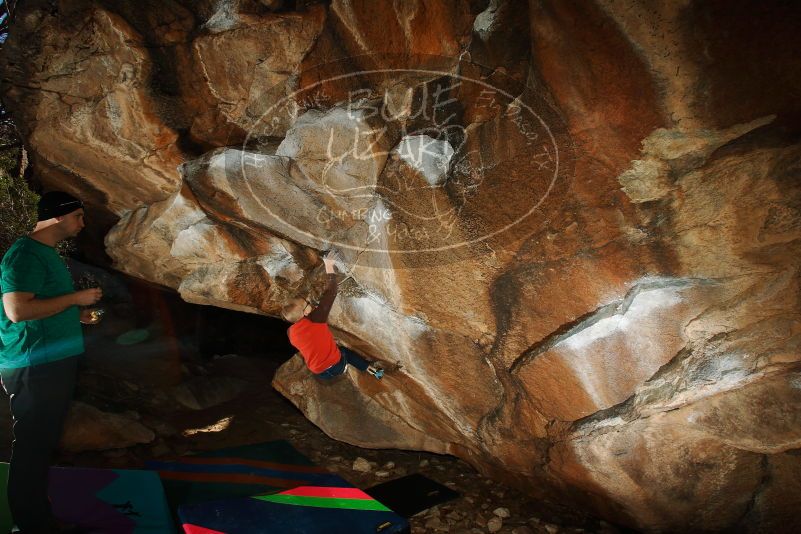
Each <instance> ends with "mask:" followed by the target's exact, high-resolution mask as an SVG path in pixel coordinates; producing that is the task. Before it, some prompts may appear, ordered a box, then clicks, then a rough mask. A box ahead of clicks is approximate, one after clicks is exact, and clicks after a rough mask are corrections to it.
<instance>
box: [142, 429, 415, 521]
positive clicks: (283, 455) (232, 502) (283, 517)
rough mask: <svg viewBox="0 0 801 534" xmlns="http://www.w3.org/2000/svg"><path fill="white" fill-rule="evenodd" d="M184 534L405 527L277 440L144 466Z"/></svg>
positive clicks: (359, 492) (386, 511)
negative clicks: (155, 478)
mask: <svg viewBox="0 0 801 534" xmlns="http://www.w3.org/2000/svg"><path fill="white" fill-rule="evenodd" d="M147 467H148V468H150V469H154V470H157V471H159V474H160V475H161V478H162V483H163V484H164V488H165V491H166V493H167V500H168V501H169V502H170V505H171V507H172V509H173V510H177V516H178V519H179V523H181V524H182V525H183V527H184V531H185V532H188V533H193V534H213V533H215V532H218V533H219V532H223V533H225V534H236V533H243V534H244V533H248V534H251V533H252V534H258V533H259V532H270V533H275V532H281V533H285V532H286V533H291V532H298V533H304V534H306V533H308V534H313V533H315V532H321V533H322V532H325V533H337V532H342V533H348V534H357V533H361V532H365V533H376V532H380V533H383V534H395V533H399V532H406V531H407V530H408V523H407V521H406V520H405V519H404V518H402V517H400V516H398V515H396V514H395V513H393V512H392V511H390V510H389V509H388V508H387V507H386V506H384V505H382V504H381V503H379V502H378V501H376V500H375V499H373V498H372V497H370V496H369V495H367V494H366V493H364V492H362V491H361V490H359V489H357V488H354V487H353V486H352V485H351V484H349V483H348V482H346V481H345V480H343V479H342V478H340V477H338V476H336V475H332V474H330V473H328V472H327V471H325V470H324V469H322V468H320V467H318V466H316V465H314V464H313V463H312V462H311V461H310V460H309V459H308V458H306V457H305V456H303V455H302V454H301V453H299V452H298V451H297V450H296V449H295V448H294V447H292V445H290V444H289V443H288V442H286V441H283V440H279V441H271V442H267V443H260V444H257V445H247V446H244V447H235V448H230V449H223V450H219V451H212V452H205V453H202V454H198V455H194V456H183V457H180V458H176V459H173V460H169V461H162V462H149V463H148V464H147Z"/></svg>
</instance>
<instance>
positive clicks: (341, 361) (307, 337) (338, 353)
mask: <svg viewBox="0 0 801 534" xmlns="http://www.w3.org/2000/svg"><path fill="white" fill-rule="evenodd" d="M336 258H337V257H336V254H335V253H333V252H330V251H329V252H328V253H327V254H326V255H325V256H324V257H323V264H324V265H325V272H326V277H327V278H328V285H327V286H326V288H325V291H324V292H323V294H322V296H321V297H320V301H319V304H317V306H316V307H313V306H312V304H311V303H309V302H307V303H306V306H305V308H304V309H303V318H302V319H301V320H299V321H298V322H296V323H295V324H293V325H292V326H290V327H289V331H288V334H289V342H290V343H292V345H293V346H294V347H295V348H296V349H298V351H300V355H301V356H303V359H304V360H305V361H306V366H307V367H308V368H309V370H310V371H311V372H312V373H314V374H315V375H317V376H319V377H320V378H326V379H328V378H334V377H335V376H339V375H341V374H342V373H344V372H345V369H346V367H347V366H348V364H350V365H352V366H353V367H355V368H356V369H358V370H359V371H362V372H364V371H367V372H368V373H370V374H371V375H373V376H374V377H376V378H378V379H379V380H380V379H381V378H382V377H383V376H384V370H383V369H382V368H381V367H380V366H379V365H378V363H377V362H368V361H367V360H365V359H364V358H362V357H361V356H359V355H358V354H356V353H355V352H353V351H352V350H350V349H348V348H347V347H339V346H337V344H336V342H335V341H334V336H333V334H331V329H330V328H328V314H329V312H330V311H331V306H332V305H333V304H334V299H336V297H337V289H338V288H339V286H338V284H337V277H336V269H335V267H334V265H335V263H336Z"/></svg>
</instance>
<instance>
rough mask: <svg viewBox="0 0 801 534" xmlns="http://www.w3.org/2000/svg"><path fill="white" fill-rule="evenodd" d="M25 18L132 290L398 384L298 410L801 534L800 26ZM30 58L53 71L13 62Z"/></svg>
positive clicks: (92, 11) (741, 9)
mask: <svg viewBox="0 0 801 534" xmlns="http://www.w3.org/2000/svg"><path fill="white" fill-rule="evenodd" d="M146 4H147V7H148V10H147V12H146V13H140V12H135V11H134V10H132V9H131V8H130V6H129V7H123V6H121V5H117V4H116V3H113V2H101V1H92V0H84V1H81V2H76V3H74V5H72V4H70V6H67V5H65V4H63V3H62V4H59V6H58V7H53V6H52V5H51V4H50V3H48V2H44V1H31V2H27V3H25V4H24V5H22V6H21V8H20V11H19V13H18V14H17V22H16V24H15V26H14V31H13V32H12V34H11V37H10V38H9V41H8V42H7V43H6V45H5V46H4V49H3V58H4V59H3V66H4V68H6V72H8V75H7V76H6V79H5V80H4V82H3V85H2V91H3V98H4V102H5V103H6V104H7V105H8V106H9V107H10V108H12V109H13V110H14V111H15V113H16V114H17V116H18V117H19V119H20V122H21V126H22V129H23V131H24V133H25V136H26V141H27V143H28V145H29V147H30V149H31V153H32V157H33V161H34V164H35V165H36V167H37V169H38V171H39V173H40V175H41V180H42V182H43V183H44V184H45V186H46V187H51V188H54V187H57V186H58V187H62V188H65V189H68V190H70V191H72V192H74V193H76V194H79V195H81V196H83V197H84V198H86V199H87V202H88V204H89V208H90V210H93V212H94V213H97V214H101V215H103V214H105V215H104V216H105V217H106V219H104V220H106V221H109V226H111V225H113V228H112V229H111V230H110V231H109V232H108V233H107V234H106V235H105V247H106V252H107V253H108V255H109V256H110V257H111V258H112V259H113V261H114V265H115V266H116V267H117V268H118V269H120V270H122V271H125V272H127V273H129V274H132V275H135V276H138V277H141V278H144V279H147V280H150V281H153V282H156V283H159V284H162V285H165V286H168V287H171V288H173V289H175V290H176V291H178V292H180V294H181V295H182V296H183V298H184V299H186V300H188V301H191V302H197V303H202V304H211V305H215V306H222V307H226V308H230V309H235V310H240V311H243V312H250V313H259V314H266V315H271V316H274V317H282V318H284V319H286V320H287V321H293V320H296V319H297V318H298V317H299V313H300V310H301V309H302V307H303V304H304V302H305V301H304V299H306V298H308V297H309V295H310V294H311V295H314V294H316V293H318V292H319V291H320V290H321V289H322V287H323V285H324V276H323V270H322V265H321V259H320V258H321V255H322V252H323V251H324V250H326V249H328V248H330V247H332V246H336V247H337V248H339V249H340V250H341V252H342V256H343V258H344V262H343V265H342V266H341V267H342V268H343V275H342V277H341V284H340V296H339V297H338V298H337V301H336V303H335V305H334V307H333V309H332V312H331V315H330V323H331V326H332V328H333V329H334V330H335V334H336V335H337V337H338V339H339V340H340V342H341V343H342V344H343V345H346V346H349V347H351V348H353V349H355V350H357V351H358V352H360V353H362V354H364V355H365V356H367V357H369V358H377V359H382V360H385V361H386V362H387V364H388V366H389V367H391V368H392V369H393V370H392V371H390V372H389V373H388V374H387V376H386V377H385V378H384V379H383V380H382V381H377V380H375V379H373V378H371V377H369V376H367V375H363V374H359V373H357V372H355V371H353V370H350V371H349V372H348V373H347V374H346V375H345V376H343V377H342V378H341V379H339V380H337V381H334V382H321V381H318V380H315V379H314V378H313V377H312V376H311V375H310V374H309V373H308V371H307V370H306V369H305V368H304V366H303V364H302V361H301V359H300V357H299V356H296V357H294V358H293V359H291V360H290V361H289V362H287V363H286V364H284V366H283V367H281V369H280V370H279V371H278V373H277V374H276V376H275V379H274V382H273V385H274V387H276V388H277V389H278V390H279V391H281V392H282V393H283V394H284V395H285V396H287V397H288V398H289V399H290V400H291V401H292V402H293V403H295V404H296V405H297V406H298V407H300V408H301V409H302V410H303V412H304V413H305V414H306V415H307V417H309V419H311V420H312V421H314V422H315V423H316V424H318V425H319V426H320V427H321V428H322V429H323V430H324V431H325V432H326V433H328V434H329V435H331V436H333V437H335V438H337V439H342V440H346V441H348V442H350V443H353V444H357V445H361V446H365V447H402V448H406V449H420V450H428V451H434V452H439V453H449V454H454V455H457V456H460V457H462V458H464V459H466V460H467V461H469V462H471V463H472V464H473V465H475V466H476V467H477V468H478V469H480V470H481V471H483V472H485V473H487V474H490V475H492V476H495V477H499V478H503V479H505V480H507V481H509V482H512V483H514V484H516V485H518V486H519V487H521V488H523V489H524V490H526V491H528V492H530V493H532V494H535V495H538V496H540V497H543V498H550V499H561V500H563V501H564V502H568V503H572V504H573V505H577V506H586V507H589V508H590V509H592V510H594V511H595V512H596V513H597V514H599V515H603V516H604V517H606V518H608V519H610V520H612V521H615V522H618V523H621V524H625V525H628V526H631V527H634V528H638V529H643V530H648V531H663V532H676V531H717V530H725V529H728V530H737V531H792V530H793V529H795V530H798V529H801V523H799V520H798V518H797V514H795V513H794V510H796V509H797V508H798V506H799V505H801V491H798V489H799V488H798V477H799V474H801V456H799V455H798V450H800V449H801V424H799V423H801V421H799V420H798V414H799V413H801V411H800V410H799V409H801V397H799V391H801V350H800V348H801V317H799V305H801V301H800V298H799V297H801V287H799V281H801V276H799V267H801V260H800V259H799V258H801V247H799V243H801V181H800V180H799V179H798V178H799V176H798V175H799V168H798V163H797V162H798V161H799V158H800V157H801V143H800V142H799V139H801V137H800V136H799V132H801V123H799V117H801V72H800V71H799V68H798V64H797V60H796V59H795V56H794V53H795V52H794V50H795V47H794V46H793V45H794V42H795V40H794V39H795V38H794V36H795V34H796V32H797V27H796V26H797V22H798V21H799V20H800V19H801V9H800V8H799V7H798V6H796V5H794V4H792V3H781V2H778V1H777V2H768V3H767V4H764V5H762V4H761V5H760V7H759V8H758V9H757V8H755V7H754V6H753V5H751V4H744V3H743V4H742V5H741V4H739V3H738V4H736V5H732V4H730V3H723V2H701V1H685V2H664V3H661V4H659V5H656V4H652V3H646V2H637V1H632V2H622V3H621V2H611V1H607V0H594V1H592V2H573V1H564V2H562V1H559V2H556V1H550V0H535V1H532V2H529V3H528V5H522V6H521V5H520V3H518V2H511V1H510V0H492V1H490V2H458V1H449V0H415V1H410V2H375V1H364V2H356V1H351V2H345V1H334V2H331V3H326V2H315V1H311V0H309V1H298V2H295V3H294V4H293V5H294V9H284V10H280V11H279V12H275V11H274V10H272V9H270V8H269V7H267V6H265V4H264V3H260V2H255V1H250V0H233V1H230V2H207V1H203V2H198V3H190V2H188V1H174V0H169V1H167V2H155V1H149V2H146ZM15 57H21V58H25V61H15V60H13V59H11V58H15Z"/></svg>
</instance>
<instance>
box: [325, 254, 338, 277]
mask: <svg viewBox="0 0 801 534" xmlns="http://www.w3.org/2000/svg"><path fill="white" fill-rule="evenodd" d="M338 259H339V256H338V255H337V253H336V251H335V250H329V251H328V252H326V253H325V256H323V264H324V265H325V272H326V273H328V274H334V273H335V272H336V268H335V265H336V262H337V260H338Z"/></svg>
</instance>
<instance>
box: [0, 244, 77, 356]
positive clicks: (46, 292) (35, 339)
mask: <svg viewBox="0 0 801 534" xmlns="http://www.w3.org/2000/svg"><path fill="white" fill-rule="evenodd" d="M15 291H22V292H27V293H33V294H34V295H35V297H36V298H39V299H47V298H52V297H59V296H61V295H65V294H67V293H72V292H73V291H75V287H74V286H73V285H72V277H71V276H70V273H69V271H68V270H67V266H66V265H65V264H64V260H62V259H61V257H59V255H58V253H57V252H56V249H54V248H53V247H49V246H47V245H45V244H44V243H40V242H39V241H36V240H35V239H31V238H30V237H21V238H19V239H17V240H16V241H15V242H14V244H13V245H11V248H9V249H8V252H6V254H5V256H3V261H2V263H0V292H2V293H13V292H15ZM83 350H84V348H83V332H82V331H81V322H80V310H78V307H77V306H70V307H69V308H67V309H66V310H64V311H62V312H60V313H57V314H55V315H51V316H50V317H45V318H44V319H35V320H31V321H20V322H18V323H12V322H11V321H10V320H9V319H8V317H7V316H6V311H5V309H4V308H3V306H2V304H0V369H17V368H20V367H27V366H29V365H36V364H40V363H46V362H53V361H56V360H61V359H64V358H67V357H69V356H75V355H77V354H81V353H82V352H83Z"/></svg>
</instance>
